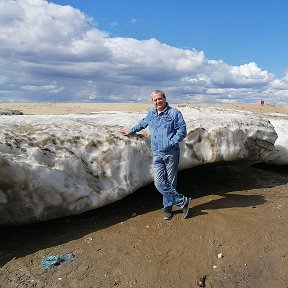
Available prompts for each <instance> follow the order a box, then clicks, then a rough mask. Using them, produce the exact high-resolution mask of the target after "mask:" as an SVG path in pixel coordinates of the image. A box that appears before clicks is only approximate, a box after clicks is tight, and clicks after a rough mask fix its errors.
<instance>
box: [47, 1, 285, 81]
mask: <svg viewBox="0 0 288 288" xmlns="http://www.w3.org/2000/svg"><path fill="white" fill-rule="evenodd" d="M51 2H54V3H58V4H61V5H71V6H73V7H75V8H78V9H80V10H81V11H83V12H85V13H86V14H87V15H90V16H92V17H93V18H94V20H95V23H96V24H97V27H98V28H99V29H101V30H105V31H107V32H109V33H111V35H112V36H120V37H132V38H136V39H140V40H143V39H149V38H156V39H158V40H159V41H160V42H162V43H166V44H169V45H172V46H175V47H179V48H190V49H191V48H195V49H197V50H198V51H204V52H205V55H206V57H208V58H209V59H216V60H218V59H222V60H224V62H226V63H228V64H231V65H240V64H244V63H247V62H250V61H254V62H256V63H257V64H258V66H259V67H260V68H262V69H264V70H269V71H270V72H272V73H274V74H276V75H277V76H278V77H281V76H284V74H285V73H286V72H287V69H288V57H287V51H288V37H287V36H288V35H287V27H288V17H287V11H288V1H286V0H275V1H271V0H267V1H263V0H262V1H259V0H220V1H215V0H203V1H199V0H197V1H195V0H179V1H167V0H166V1H164V0H160V1H159V0H158V1H156V0H154V1H153V0H148V1H147V0H146V1H135V0H134V1H133V0H120V1H117V0H114V1H111V0H102V1H91V0H72V1H69V0H61V1H59V0H58V1H55V0H54V1H51Z"/></svg>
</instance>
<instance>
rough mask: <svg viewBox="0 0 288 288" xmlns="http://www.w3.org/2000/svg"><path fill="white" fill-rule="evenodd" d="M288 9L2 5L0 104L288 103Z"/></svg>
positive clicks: (119, 3)
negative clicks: (155, 96)
mask: <svg viewBox="0 0 288 288" xmlns="http://www.w3.org/2000/svg"><path fill="white" fill-rule="evenodd" d="M287 11H288V1H287V0H273V1H270V0H267V1H263V0H262V1H260V0H218V1H215V0H201V1H199V0H197V1H196V0H178V1H173V0H170V1H169V0H166V1H164V0H146V1H135V0H134V1H133V0H100V1H98V0H93V1H92V0H70V1H69V0H51V1H46V0H45V1H44V0H0V71H1V72H0V102H108V103H110V102H111V103H114V102H115V103H120V102H139V103H141V102H143V103H147V102H149V101H150V96H149V95H150V94H151V92H152V91H153V90H155V89H161V90H164V91H165V92H166V95H167V98H168V101H169V102H170V103H255V102H256V101H257V100H264V101H265V102H266V103H288V57H286V54H287V52H286V51H288V37H287V32H286V30H287V27H288V17H287V16H286V14H287Z"/></svg>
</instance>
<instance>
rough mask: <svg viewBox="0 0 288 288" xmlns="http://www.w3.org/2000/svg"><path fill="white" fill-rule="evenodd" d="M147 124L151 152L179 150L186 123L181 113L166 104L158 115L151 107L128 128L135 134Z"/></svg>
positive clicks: (184, 134) (185, 132)
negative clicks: (139, 119) (140, 118)
mask: <svg viewBox="0 0 288 288" xmlns="http://www.w3.org/2000/svg"><path fill="white" fill-rule="evenodd" d="M147 126H149V131H150V136H151V149H152V151H153V153H161V152H162V153H167V152H170V151H171V152H172V150H179V144H178V143H179V142H181V141H182V140H183V139H184V138H185V137H186V134H187V131H186V123H185V121H184V118H183V116H182V113H181V112H180V111H179V110H178V109H176V108H172V107H170V106H169V105H168V103H167V106H166V107H165V109H164V111H163V112H161V113H160V114H159V115H158V113H157V110H156V109H155V108H151V109H150V110H149V111H148V113H147V115H146V117H145V118H144V119H142V120H141V121H140V122H139V123H138V124H137V125H135V126H134V127H133V128H131V129H130V134H135V133H136V132H139V131H141V130H142V129H145V128H146V127H147Z"/></svg>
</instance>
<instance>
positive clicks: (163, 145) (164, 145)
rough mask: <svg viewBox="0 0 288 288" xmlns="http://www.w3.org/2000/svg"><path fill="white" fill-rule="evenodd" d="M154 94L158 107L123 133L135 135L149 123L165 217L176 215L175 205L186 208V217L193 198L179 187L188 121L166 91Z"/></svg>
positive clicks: (157, 185) (153, 97)
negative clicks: (184, 193) (169, 100)
mask: <svg viewBox="0 0 288 288" xmlns="http://www.w3.org/2000/svg"><path fill="white" fill-rule="evenodd" d="M151 97H152V102H153V104H154V106H155V108H151V109H150V110H149V111H148V113H147V115H146V117H145V118H144V119H142V120H141V121H140V122H139V123H138V124H137V125H136V126H134V127H132V128H131V129H130V130H126V129H122V130H121V133H122V134H123V135H125V136H128V135H133V134H135V133H137V132H139V131H141V130H142V129H145V128H146V127H147V126H149V130H150V135H151V149H152V152H153V171H154V184H155V187H156V188H157V190H158V191H159V192H160V193H161V194H162V195H163V207H164V208H163V210H164V219H165V220H170V219H171V218H172V206H173V205H176V206H178V207H180V208H181V209H183V217H184V218H186V217H187V216H188V212H189V203H190V200H191V199H190V198H189V197H185V196H184V195H182V194H180V193H178V192H177V190H176V183H177V170H178V165H179V156H180V148H179V142H181V141H182V140H183V139H184V138H185V137H186V134H187V132H186V123H185V121H184V119H183V116H182V114H181V112H180V111H179V110H178V109H176V108H172V107H170V106H169V104H168V102H167V101H166V96H165V93H164V92H163V91H161V90H155V91H154V92H153V93H152V94H151Z"/></svg>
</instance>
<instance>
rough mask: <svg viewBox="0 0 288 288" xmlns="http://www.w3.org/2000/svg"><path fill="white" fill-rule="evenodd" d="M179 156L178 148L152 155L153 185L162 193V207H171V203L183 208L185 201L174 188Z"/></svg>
mask: <svg viewBox="0 0 288 288" xmlns="http://www.w3.org/2000/svg"><path fill="white" fill-rule="evenodd" d="M179 156H180V152H179V150H176V151H171V152H170V153H168V154H158V153H157V154H154V155H153V170H154V185H155V187H156V188H157V190H158V191H159V192H160V193H161V194H162V195H163V207H164V209H172V205H177V206H178V207H180V208H183V207H184V206H185V204H186V202H187V199H186V197H185V196H184V195H182V194H179V193H178V192H177V190H176V184H177V170H178V164H179Z"/></svg>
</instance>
